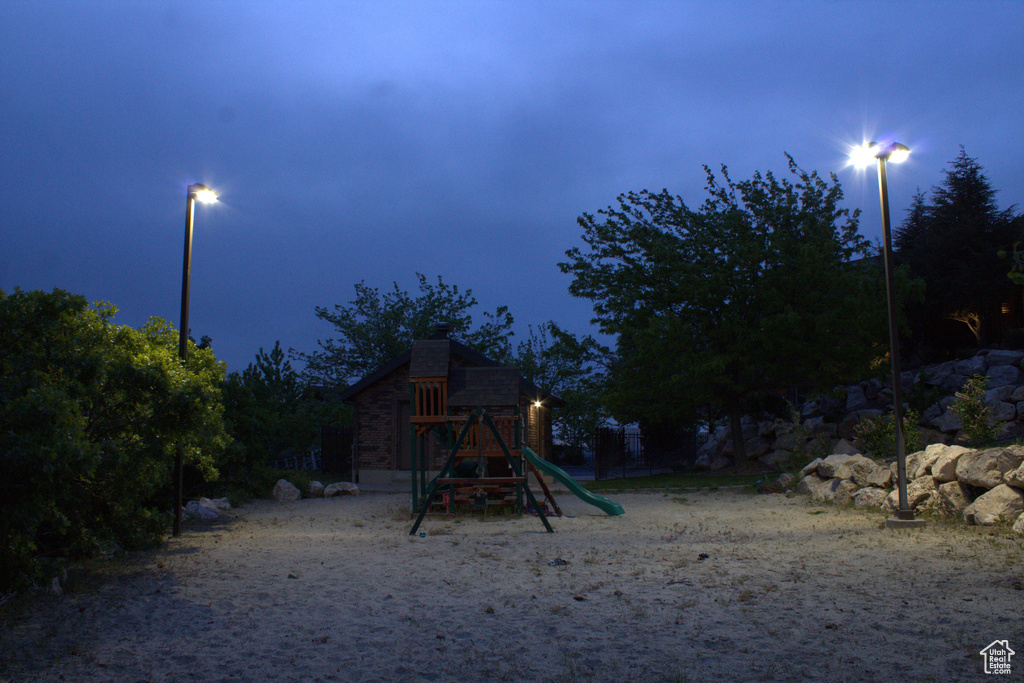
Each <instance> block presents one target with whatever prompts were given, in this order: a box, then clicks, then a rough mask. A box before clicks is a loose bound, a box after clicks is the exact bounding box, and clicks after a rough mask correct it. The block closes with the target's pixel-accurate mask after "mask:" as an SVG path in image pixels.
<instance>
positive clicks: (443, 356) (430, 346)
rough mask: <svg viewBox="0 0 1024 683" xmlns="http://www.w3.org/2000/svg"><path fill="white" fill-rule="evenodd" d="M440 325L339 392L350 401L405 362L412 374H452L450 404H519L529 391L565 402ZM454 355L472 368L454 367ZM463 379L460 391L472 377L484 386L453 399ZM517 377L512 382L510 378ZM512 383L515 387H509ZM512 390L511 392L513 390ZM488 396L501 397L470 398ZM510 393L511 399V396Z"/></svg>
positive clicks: (342, 398)
mask: <svg viewBox="0 0 1024 683" xmlns="http://www.w3.org/2000/svg"><path fill="white" fill-rule="evenodd" d="M438 327H439V329H438V331H437V332H435V334H434V335H433V336H432V337H431V338H430V339H423V340H419V341H415V342H413V344H412V346H411V347H410V348H409V350H408V351H406V352H405V353H403V354H401V355H400V356H396V357H395V358H392V359H391V360H390V361H388V362H387V363H385V364H384V365H382V366H381V367H380V368H378V369H377V370H375V371H373V372H371V373H370V374H368V375H366V376H365V377H363V378H362V379H360V380H359V381H358V382H356V383H355V384H353V385H352V386H350V387H348V388H347V389H345V390H344V391H342V392H340V394H339V395H338V396H339V398H340V399H341V400H342V401H350V400H352V398H353V397H354V396H356V395H357V394H359V393H360V392H362V391H363V390H364V389H366V388H367V387H369V386H371V385H372V384H375V383H376V382H378V381H379V380H381V379H383V378H384V377H387V376H388V375H390V374H391V373H392V372H394V371H395V370H398V369H399V368H401V367H402V366H403V365H405V364H407V363H408V364H409V377H410V378H414V377H449V387H448V403H449V405H471V406H477V405H491V406H496V405H516V404H517V403H518V402H519V394H526V395H527V396H531V397H533V398H535V399H538V400H545V401H549V402H551V403H553V404H554V405H562V404H563V401H562V399H560V398H558V397H557V396H555V395H553V394H547V393H545V392H542V391H541V390H540V388H539V387H537V386H536V385H534V384H533V383H532V382H529V381H527V380H526V378H524V377H522V376H521V375H520V373H519V370H517V369H516V368H513V367H509V366H504V365H501V364H500V363H498V362H497V361H494V360H491V359H490V358H488V357H487V356H485V355H484V354H482V353H480V352H479V351H477V350H476V349H471V348H470V347H468V346H466V345H465V344H462V343H460V342H457V341H455V340H454V339H448V337H447V330H446V329H442V328H441V326H438ZM452 356H458V357H460V358H462V359H463V360H465V361H466V362H467V363H468V364H469V365H471V366H473V367H471V368H451V367H450V359H451V357H452ZM483 369H493V370H497V371H500V372H495V373H492V374H487V373H483V374H478V375H472V374H471V375H465V374H460V370H483ZM457 377H458V378H459V379H458V381H459V382H461V383H462V387H463V388H462V389H460V390H459V391H464V392H469V386H468V385H467V384H466V382H467V381H469V380H470V379H471V378H476V379H477V380H478V381H481V382H483V388H482V389H480V390H474V391H477V393H476V394H473V393H464V394H463V397H462V398H459V397H458V394H457V395H456V399H455V400H457V401H463V400H465V401H469V402H467V403H458V404H456V403H453V402H452V394H453V391H456V381H457V380H456V378H457ZM512 377H514V378H515V381H514V382H512V381H511V380H510V379H509V378H512ZM510 387H512V388H513V389H510ZM510 392H511V393H510ZM474 397H475V398H489V399H498V398H500V399H501V400H500V401H499V402H491V401H484V402H481V401H478V400H476V401H470V398H474ZM510 397H511V399H512V400H511V401H509V398H510Z"/></svg>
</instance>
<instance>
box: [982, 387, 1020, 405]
mask: <svg viewBox="0 0 1024 683" xmlns="http://www.w3.org/2000/svg"><path fill="white" fill-rule="evenodd" d="M1016 392H1017V387H1015V386H1013V385H1011V384H1008V385H1006V386H1005V387H996V388H995V389H989V390H988V391H986V392H985V403H1001V402H1003V401H1010V400H1012V397H1013V395H1014V394H1015V393H1016Z"/></svg>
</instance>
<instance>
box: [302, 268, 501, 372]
mask: <svg viewBox="0 0 1024 683" xmlns="http://www.w3.org/2000/svg"><path fill="white" fill-rule="evenodd" d="M416 277H417V278H418V279H419V295H418V296H411V295H410V294H409V293H408V292H405V291H403V290H401V289H400V288H399V287H398V283H397V282H395V283H393V289H392V290H391V291H389V292H385V293H383V294H381V291H380V290H379V289H377V288H376V287H371V286H369V285H367V284H366V283H365V282H360V283H358V284H357V285H356V286H355V289H356V298H355V299H353V300H352V301H350V302H349V304H348V305H346V306H342V305H340V304H338V305H335V306H334V308H333V309H328V308H326V307H321V306H318V307H317V308H316V316H317V317H318V318H320V319H321V320H324V321H326V322H329V323H330V324H331V325H333V326H334V328H335V332H336V334H337V337H336V338H334V339H327V340H320V341H319V342H318V343H319V346H320V350H319V351H315V352H313V353H310V354H305V353H299V354H297V357H298V358H299V359H301V360H303V361H304V362H305V368H306V369H305V374H306V376H307V377H308V378H309V379H310V380H311V381H312V382H314V383H320V384H323V385H326V386H332V387H344V386H347V385H348V384H349V383H350V382H351V381H353V380H356V379H358V378H360V377H362V376H364V375H366V374H369V373H370V372H372V371H374V370H376V369H377V368H379V367H381V366H382V365H384V364H385V363H387V362H388V361H389V360H391V359H392V358H394V357H395V356H398V355H399V354H401V353H404V352H405V351H406V350H407V349H408V348H409V346H410V345H411V344H412V342H413V341H414V340H416V339H424V338H426V337H429V336H430V334H431V333H433V331H434V327H435V325H436V324H438V323H448V324H449V325H450V326H451V332H450V335H451V336H452V338H454V339H458V340H459V341H461V342H462V343H464V344H466V345H467V346H470V347H472V348H475V349H476V350H477V351H480V352H481V353H484V354H485V355H487V356H489V357H491V358H493V359H494V360H497V361H499V362H507V361H509V360H511V357H512V344H511V342H510V341H509V337H511V336H512V331H511V330H512V323H513V320H512V315H511V314H510V313H509V312H508V307H507V306H499V307H498V309H497V310H496V311H495V312H494V313H488V312H484V314H483V316H484V322H483V323H482V324H480V325H474V323H473V315H472V310H473V308H474V307H475V306H476V305H477V300H476V298H474V297H473V291H472V290H470V289H467V290H465V291H464V292H460V291H459V288H458V287H457V286H454V285H447V284H445V283H444V281H443V280H442V279H441V277H440V276H438V278H437V284H433V283H431V282H429V281H428V280H427V277H426V276H425V275H422V274H420V273H417V274H416Z"/></svg>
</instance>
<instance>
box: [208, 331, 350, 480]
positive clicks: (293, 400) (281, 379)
mask: <svg viewBox="0 0 1024 683" xmlns="http://www.w3.org/2000/svg"><path fill="white" fill-rule="evenodd" d="M224 405H225V419H226V420H227V422H228V426H229V429H230V431H231V434H232V436H233V437H234V440H235V444H234V448H233V451H232V453H231V457H230V464H227V463H226V464H225V465H224V466H222V467H221V469H227V470H228V471H227V472H224V474H225V476H226V478H227V479H228V480H229V482H230V483H231V484H232V485H236V486H237V485H243V486H244V485H245V484H246V482H247V481H248V480H253V482H252V483H253V484H254V485H258V484H260V483H261V477H260V473H261V472H262V471H263V470H264V469H266V466H267V465H269V464H270V462H271V461H272V460H274V459H275V458H277V457H280V456H281V455H282V454H284V453H289V452H290V453H301V452H305V451H306V450H308V449H309V448H310V447H311V446H313V445H315V444H316V443H318V442H319V439H320V428H321V427H324V426H327V425H331V424H337V423H341V422H345V421H347V420H348V419H349V410H348V408H346V407H344V406H342V405H340V404H339V403H338V402H336V401H330V400H322V398H321V396H320V395H319V394H318V393H317V392H315V391H313V390H311V389H310V387H308V386H307V385H306V383H305V382H304V380H303V379H302V377H301V375H300V374H299V373H298V372H296V371H295V370H294V369H293V368H292V365H291V362H290V361H288V360H287V359H286V358H285V353H284V351H283V350H282V349H281V342H280V341H277V342H275V343H274V348H273V349H271V351H270V353H267V352H266V351H264V350H263V349H262V348H260V350H259V353H257V354H256V359H255V361H254V362H253V363H250V364H249V366H248V367H247V368H246V369H245V370H243V371H242V372H241V373H238V372H233V373H231V374H230V375H228V377H227V380H226V381H225V383H224Z"/></svg>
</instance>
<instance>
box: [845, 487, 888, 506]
mask: <svg viewBox="0 0 1024 683" xmlns="http://www.w3.org/2000/svg"><path fill="white" fill-rule="evenodd" d="M885 495H886V494H885V491H884V490H882V489H880V488H875V487H874V486H868V487H866V488H862V489H861V490H860V491H857V493H855V494H853V507H855V508H863V507H873V508H876V507H880V506H881V505H882V502H883V501H884V500H885Z"/></svg>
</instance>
